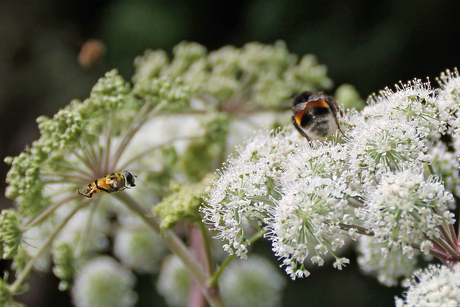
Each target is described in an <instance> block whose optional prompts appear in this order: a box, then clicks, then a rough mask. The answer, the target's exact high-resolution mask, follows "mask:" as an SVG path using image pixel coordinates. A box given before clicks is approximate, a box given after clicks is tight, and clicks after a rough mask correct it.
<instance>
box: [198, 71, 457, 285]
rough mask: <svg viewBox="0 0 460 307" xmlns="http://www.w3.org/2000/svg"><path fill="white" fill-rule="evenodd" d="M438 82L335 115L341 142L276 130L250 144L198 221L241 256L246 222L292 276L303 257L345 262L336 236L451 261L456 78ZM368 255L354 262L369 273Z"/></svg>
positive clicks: (299, 272)
mask: <svg viewBox="0 0 460 307" xmlns="http://www.w3.org/2000/svg"><path fill="white" fill-rule="evenodd" d="M441 79H442V81H441V82H442V84H441V89H432V88H431V86H430V85H429V83H423V82H421V81H420V80H414V81H411V82H409V83H407V84H400V85H397V86H396V89H397V90H396V91H392V90H390V89H388V88H386V89H385V90H383V91H381V92H380V95H378V96H377V95H374V96H372V97H371V98H370V99H369V100H368V106H367V107H365V108H364V110H363V111H361V112H357V111H354V110H349V111H347V112H339V113H341V114H342V113H345V114H343V115H341V116H339V118H338V120H339V122H340V124H341V130H343V132H344V134H345V136H344V137H342V136H341V135H340V134H336V135H335V136H332V137H331V138H330V139H329V140H324V141H323V142H308V141H307V140H306V139H304V138H302V137H300V136H299V135H296V136H292V134H289V133H288V132H282V133H271V134H268V135H262V136H259V137H256V138H254V139H253V140H251V141H249V142H247V145H246V148H244V149H240V150H239V155H238V156H237V157H236V158H232V159H230V160H229V161H228V163H227V165H226V166H225V168H224V169H223V170H222V171H221V172H220V173H219V176H220V178H219V179H217V180H216V181H215V182H214V185H213V188H212V189H210V191H209V198H208V199H206V202H207V204H205V205H204V206H202V212H203V213H204V215H205V216H204V221H205V222H206V223H207V224H208V225H210V226H211V229H212V230H213V231H215V234H216V235H215V237H216V238H218V239H221V240H223V241H225V242H226V244H225V245H224V249H225V250H226V251H228V252H229V253H230V254H233V253H236V255H238V256H239V257H240V258H243V259H244V258H246V253H247V252H248V251H247V246H248V236H247V235H246V234H245V230H244V225H245V223H247V224H249V223H252V224H253V225H256V228H257V229H259V230H260V231H262V232H264V233H265V236H266V237H267V238H268V239H269V240H271V241H272V248H273V251H274V253H275V255H276V256H278V257H279V258H282V260H283V265H284V266H285V267H286V272H287V273H288V274H289V275H290V276H291V278H292V279H295V278H298V277H305V276H308V275H309V272H308V271H307V270H306V269H305V263H306V261H307V260H310V261H311V262H313V263H315V264H317V265H319V266H321V265H323V263H324V259H323V257H324V256H325V255H326V254H332V255H333V256H334V258H335V259H336V261H335V262H334V267H336V268H338V269H342V267H343V266H344V265H346V264H347V263H349V260H348V259H346V258H340V257H338V256H336V254H335V252H336V250H337V249H339V248H341V247H343V246H344V244H345V242H344V240H343V238H342V237H340V236H341V235H343V234H345V235H348V236H349V237H350V238H351V239H352V240H356V239H357V238H358V237H359V235H362V234H365V235H370V236H374V237H375V239H374V240H375V242H377V244H380V247H379V249H380V251H381V253H382V254H383V255H384V256H388V255H389V254H390V253H393V252H396V251H398V250H401V252H402V254H403V255H404V256H405V257H408V258H409V259H412V258H413V256H414V254H415V250H414V249H419V250H420V251H421V252H423V253H424V254H434V255H437V256H438V257H441V256H444V255H446V256H447V255H449V253H452V251H453V250H456V249H457V247H456V246H453V245H452V244H451V243H452V242H454V240H450V238H448V236H449V233H453V232H452V231H451V229H449V227H451V225H452V224H453V223H454V222H455V220H454V215H453V214H452V213H451V212H450V211H449V209H451V208H452V203H453V200H454V199H453V195H452V194H451V191H453V192H458V190H459V188H458V187H459V186H460V181H459V174H458V171H457V168H458V161H456V159H455V157H456V156H458V154H459V153H460V146H457V143H459V142H460V141H457V139H456V138H455V137H456V136H457V134H459V133H460V132H459V131H460V128H459V125H458V124H457V122H456V120H457V119H456V117H457V110H458V105H459V104H460V77H459V76H458V72H457V71H455V72H454V73H450V72H449V71H448V72H447V75H442V76H441ZM457 89H458V90H457ZM441 136H442V137H443V139H442V140H441ZM446 137H447V138H451V139H452V142H451V144H445V143H443V141H445V138H446ZM459 144H460V143H459ZM457 148H459V149H457ZM449 159H451V160H452V161H449ZM444 161H448V162H446V163H444ZM433 172H434V173H433ZM441 176H444V177H445V178H443V180H445V182H446V186H444V181H442V180H441V179H440V178H441ZM446 187H447V188H448V189H450V190H451V191H449V190H446ZM446 242H447V243H446ZM448 245H452V246H448ZM312 246H314V251H315V253H311V252H309V247H310V251H311V250H312V249H311V247H312ZM371 258H372V257H369V258H368V259H370V260H369V261H365V260H363V261H361V264H363V265H364V266H368V271H379V270H382V269H385V268H381V269H379V268H376V262H375V261H373V260H372V259H371ZM372 262H373V264H372ZM377 266H378V265H377ZM372 268H374V269H372ZM393 269H394V270H396V271H398V272H399V271H400V269H398V268H393ZM403 271H404V270H403ZM387 273H388V272H387ZM379 274H380V275H379V276H382V282H386V283H387V284H393V283H394V282H395V279H393V280H390V279H388V278H386V277H385V276H387V275H385V272H380V273H379ZM398 274H399V273H398ZM404 274H405V271H404ZM404 274H402V275H404ZM400 275H401V274H400Z"/></svg>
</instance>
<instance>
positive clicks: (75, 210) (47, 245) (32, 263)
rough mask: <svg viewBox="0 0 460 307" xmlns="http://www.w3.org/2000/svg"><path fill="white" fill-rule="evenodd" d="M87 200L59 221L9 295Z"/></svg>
mask: <svg viewBox="0 0 460 307" xmlns="http://www.w3.org/2000/svg"><path fill="white" fill-rule="evenodd" d="M87 202H88V200H87V199H84V200H83V201H82V202H81V203H80V204H79V205H78V206H75V208H74V209H73V210H72V211H71V212H70V213H69V215H67V217H66V218H65V219H64V220H62V221H61V223H60V224H59V226H58V227H57V228H56V229H55V230H54V232H53V233H52V234H51V235H50V236H49V237H48V239H47V240H46V241H45V244H43V246H42V247H40V249H39V250H38V252H37V254H36V255H35V256H34V257H32V259H30V260H29V262H27V265H26V266H25V268H24V269H23V270H22V272H21V273H20V274H19V276H18V278H17V279H16V280H15V281H14V283H13V284H11V286H10V287H9V288H10V292H11V293H13V294H14V293H16V291H18V289H19V287H20V286H21V284H22V283H23V282H24V280H25V279H26V278H27V276H28V275H29V273H30V271H31V270H32V268H33V266H34V264H35V262H36V261H37V260H38V258H39V257H40V256H41V255H42V254H43V252H44V251H45V250H46V249H47V248H48V247H50V245H51V243H53V240H54V238H56V236H57V235H58V233H59V232H60V231H61V230H62V228H64V226H65V225H67V222H68V221H69V220H70V219H71V218H72V217H73V216H74V215H75V213H77V212H78V210H80V209H81V208H82V207H83V206H85V205H86V204H87Z"/></svg>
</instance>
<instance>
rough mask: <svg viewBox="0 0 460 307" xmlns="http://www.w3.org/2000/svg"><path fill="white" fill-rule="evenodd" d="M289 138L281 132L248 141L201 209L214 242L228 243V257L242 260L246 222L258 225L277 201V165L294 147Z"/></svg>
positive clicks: (245, 239)
mask: <svg viewBox="0 0 460 307" xmlns="http://www.w3.org/2000/svg"><path fill="white" fill-rule="evenodd" d="M290 138H292V136H291V137H288V136H287V135H286V134H285V133H284V132H281V133H270V134H268V135H266V136H259V137H256V138H254V139H253V140H251V141H249V142H248V143H247V146H246V147H245V148H243V149H240V150H238V153H239V155H238V157H237V158H232V159H230V160H229V161H228V164H227V166H226V167H225V168H224V170H223V171H222V172H221V174H220V178H219V180H217V181H216V182H214V188H213V189H212V190H211V191H210V192H209V198H208V199H206V202H207V204H208V205H207V206H203V207H201V211H202V212H203V213H204V214H205V221H206V222H207V223H208V224H210V225H211V226H212V229H213V230H214V231H215V232H216V237H215V238H216V239H220V240H223V241H226V242H228V243H227V244H225V245H224V246H223V248H224V250H226V251H227V252H229V253H230V254H231V255H233V254H234V253H235V254H236V255H237V256H238V257H240V258H242V259H245V258H246V253H247V247H248V245H249V244H250V242H249V239H250V238H248V235H247V233H246V229H245V228H247V226H249V224H250V222H253V223H255V225H257V226H260V225H262V223H263V222H264V219H265V218H266V217H267V209H268V207H270V206H271V205H272V199H273V198H275V197H276V198H277V197H279V195H278V191H277V189H276V187H277V186H278V184H277V182H278V180H279V177H280V176H281V172H282V168H281V163H282V162H284V161H285V160H286V159H287V156H288V153H289V152H292V151H293V149H294V147H295V145H294V143H293V142H292V140H291V139H290Z"/></svg>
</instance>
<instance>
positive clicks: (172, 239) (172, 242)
mask: <svg viewBox="0 0 460 307" xmlns="http://www.w3.org/2000/svg"><path fill="white" fill-rule="evenodd" d="M115 197H116V198H118V199H119V200H120V201H121V202H123V203H124V204H125V205H126V206H127V207H128V208H129V209H130V210H132V211H133V212H135V213H137V214H138V215H139V217H140V218H142V220H143V221H144V222H145V223H146V224H147V225H148V226H149V227H150V228H152V229H153V230H154V231H155V232H157V233H159V234H161V236H162V239H163V240H164V242H165V243H166V245H167V246H168V248H169V249H170V250H171V251H172V252H173V253H174V254H175V255H176V256H178V257H179V258H180V260H181V261H182V263H183V264H184V266H185V267H186V268H187V270H188V272H189V274H190V275H191V276H192V278H193V279H194V280H195V281H196V282H197V284H198V285H199V287H200V289H201V292H202V293H203V295H204V296H205V297H206V299H207V301H208V303H209V304H210V305H211V306H212V307H223V306H225V305H224V303H223V301H222V298H221V296H220V292H219V291H216V290H217V289H213V290H214V291H209V289H208V287H207V276H206V272H205V271H204V269H203V267H202V266H201V265H200V263H199V262H198V260H197V259H196V257H195V255H193V254H192V253H191V252H190V250H189V249H188V248H187V246H186V245H185V244H184V242H182V240H181V239H180V238H179V237H178V236H177V235H176V234H175V233H174V232H172V231H169V230H168V231H162V232H160V230H161V229H160V224H159V223H158V221H157V220H156V219H155V218H154V217H153V216H152V214H151V213H150V212H149V211H147V210H146V209H145V208H144V207H143V206H142V205H141V204H139V203H138V202H137V201H136V200H135V199H134V198H132V197H131V196H129V195H128V194H127V193H117V194H115Z"/></svg>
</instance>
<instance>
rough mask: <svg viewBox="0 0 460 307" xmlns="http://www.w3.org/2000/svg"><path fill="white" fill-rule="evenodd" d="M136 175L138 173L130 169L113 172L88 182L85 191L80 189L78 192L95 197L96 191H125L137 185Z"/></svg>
mask: <svg viewBox="0 0 460 307" xmlns="http://www.w3.org/2000/svg"><path fill="white" fill-rule="evenodd" d="M136 177H137V176H136V175H134V174H133V173H131V172H129V171H125V172H116V173H111V174H109V175H107V176H105V177H104V178H101V179H97V180H94V182H91V183H90V184H88V186H87V187H86V189H85V190H84V191H83V193H81V192H80V191H77V192H78V194H79V195H81V196H85V197H88V198H91V197H93V194H96V193H102V192H104V193H113V192H118V191H123V190H126V189H129V188H131V187H135V186H136V183H135V181H136V179H135V178H136Z"/></svg>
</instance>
